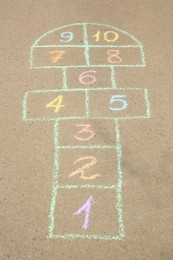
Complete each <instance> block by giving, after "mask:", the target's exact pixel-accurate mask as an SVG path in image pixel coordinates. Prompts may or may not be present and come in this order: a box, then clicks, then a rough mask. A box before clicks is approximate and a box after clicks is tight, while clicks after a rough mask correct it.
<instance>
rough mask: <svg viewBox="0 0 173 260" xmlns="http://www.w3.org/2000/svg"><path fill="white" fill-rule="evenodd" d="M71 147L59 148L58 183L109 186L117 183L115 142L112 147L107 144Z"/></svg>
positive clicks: (64, 184) (62, 184) (63, 184)
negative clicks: (102, 145) (104, 145)
mask: <svg viewBox="0 0 173 260" xmlns="http://www.w3.org/2000/svg"><path fill="white" fill-rule="evenodd" d="M71 148H72V149H71ZM71 148H70V147H68V148H66V147H62V148H60V149H59V173H58V185H61V186H66V185H67V186H73V185H74V186H75V185H77V186H78V187H80V186H87V187H89V186H90V185H91V186H94V185H98V186H105V187H111V186H112V185H117V184H118V172H117V151H116V146H115V144H114V148H112V147H109V146H106V147H103V148H102V147H85V146H84V147H83V146H81V147H77V148H73V147H71ZM68 154H70V156H68ZM103 158H104V159H103Z"/></svg>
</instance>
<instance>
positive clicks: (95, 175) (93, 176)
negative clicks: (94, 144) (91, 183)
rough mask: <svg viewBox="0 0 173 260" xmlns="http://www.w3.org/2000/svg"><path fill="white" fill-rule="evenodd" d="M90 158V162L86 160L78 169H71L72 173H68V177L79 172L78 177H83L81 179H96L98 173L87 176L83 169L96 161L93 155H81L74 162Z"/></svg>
mask: <svg viewBox="0 0 173 260" xmlns="http://www.w3.org/2000/svg"><path fill="white" fill-rule="evenodd" d="M88 159H89V160H91V162H88V163H87V164H85V165H84V166H82V167H80V168H79V169H77V170H75V171H73V172H72V173H70V174H69V177H72V176H74V175H76V174H80V178H81V179H83V180H94V179H96V178H97V177H98V176H100V174H99V173H97V174H93V175H91V176H89V177H87V176H85V170H86V169H88V168H90V167H92V166H93V165H94V164H96V163H97V160H96V158H95V157H94V156H85V157H81V158H79V159H77V160H76V161H75V162H74V164H76V163H78V162H80V161H83V160H88Z"/></svg>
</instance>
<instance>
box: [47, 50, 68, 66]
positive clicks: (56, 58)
mask: <svg viewBox="0 0 173 260" xmlns="http://www.w3.org/2000/svg"><path fill="white" fill-rule="evenodd" d="M49 53H50V54H53V55H54V56H53V57H51V61H52V62H53V63H56V62H57V61H59V60H61V59H62V55H63V54H64V53H65V51H50V52H49Z"/></svg>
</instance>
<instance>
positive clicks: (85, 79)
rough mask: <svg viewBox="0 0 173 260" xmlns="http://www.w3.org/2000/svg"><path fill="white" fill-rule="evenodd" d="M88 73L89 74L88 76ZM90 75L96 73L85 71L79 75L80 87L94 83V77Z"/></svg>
mask: <svg viewBox="0 0 173 260" xmlns="http://www.w3.org/2000/svg"><path fill="white" fill-rule="evenodd" d="M89 73H90V74H89ZM91 73H94V74H95V73H96V71H95V70H87V71H85V72H83V73H82V74H80V76H79V78H78V80H79V82H80V83H81V84H82V85H88V84H93V83H95V82H96V77H95V75H92V74H91Z"/></svg>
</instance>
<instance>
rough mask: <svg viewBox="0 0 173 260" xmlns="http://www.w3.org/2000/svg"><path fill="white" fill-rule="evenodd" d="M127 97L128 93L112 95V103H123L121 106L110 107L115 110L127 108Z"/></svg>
mask: <svg viewBox="0 0 173 260" xmlns="http://www.w3.org/2000/svg"><path fill="white" fill-rule="evenodd" d="M125 97H126V95H113V96H112V97H111V101H110V104H113V103H115V102H116V103H117V102H119V103H122V105H121V107H109V109H110V110H113V111H120V110H123V109H125V108H126V107H127V106H128V104H127V102H126V100H124V99H123V98H125Z"/></svg>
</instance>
